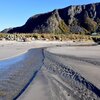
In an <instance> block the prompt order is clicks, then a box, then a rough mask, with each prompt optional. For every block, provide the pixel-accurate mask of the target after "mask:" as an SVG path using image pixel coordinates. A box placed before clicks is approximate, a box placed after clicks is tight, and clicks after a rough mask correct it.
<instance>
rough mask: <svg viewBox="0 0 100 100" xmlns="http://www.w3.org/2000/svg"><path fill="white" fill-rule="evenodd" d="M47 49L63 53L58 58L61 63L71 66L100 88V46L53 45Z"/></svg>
mask: <svg viewBox="0 0 100 100" xmlns="http://www.w3.org/2000/svg"><path fill="white" fill-rule="evenodd" d="M47 50H48V51H49V52H51V53H54V54H58V55H59V54H60V55H64V57H63V56H62V57H59V59H58V60H59V61H60V62H61V63H63V64H65V65H69V66H71V67H72V69H73V70H75V71H76V72H78V73H80V74H81V75H82V76H83V77H84V78H86V79H87V80H88V81H90V82H91V83H93V84H94V85H95V86H97V87H98V88H99V89H100V77H99V76H100V46H89V47H87V46H86V47H85V46H84V47H55V48H49V49H47ZM77 58H78V59H77Z"/></svg>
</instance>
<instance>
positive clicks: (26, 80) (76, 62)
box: [0, 41, 100, 100]
mask: <svg viewBox="0 0 100 100" xmlns="http://www.w3.org/2000/svg"><path fill="white" fill-rule="evenodd" d="M71 45H72V46H71ZM79 45H80V43H79ZM79 45H78V46H77V45H76V43H71V42H58V41H55V42H46V41H34V42H25V43H24V42H15V41H13V42H1V43H0V49H1V51H0V59H1V60H0V100H16V99H17V100H40V99H41V100H93V99H95V100H99V99H100V84H99V83H100V78H99V76H100V74H99V72H100V53H99V51H100V46H98V45H97V46H91V45H89V46H79ZM9 91H10V92H9Z"/></svg>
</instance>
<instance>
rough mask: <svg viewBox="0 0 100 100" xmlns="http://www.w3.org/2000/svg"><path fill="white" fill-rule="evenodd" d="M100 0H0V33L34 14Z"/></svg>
mask: <svg viewBox="0 0 100 100" xmlns="http://www.w3.org/2000/svg"><path fill="white" fill-rule="evenodd" d="M96 2H100V0H0V31H1V30H3V29H5V28H9V27H16V26H21V25H23V24H25V22H26V21H27V19H28V18H29V17H31V16H33V15H35V14H40V13H45V12H49V11H52V10H54V9H59V8H64V7H67V6H70V5H80V4H81V5H82V4H89V3H96Z"/></svg>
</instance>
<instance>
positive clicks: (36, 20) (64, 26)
mask: <svg viewBox="0 0 100 100" xmlns="http://www.w3.org/2000/svg"><path fill="white" fill-rule="evenodd" d="M99 9H100V3H94V4H88V5H78V6H69V7H66V8H63V9H57V10H54V11H52V12H49V13H45V14H38V15H35V16H32V17H30V18H29V19H28V20H27V22H26V23H25V24H24V25H23V26H21V27H15V28H12V29H7V30H6V32H7V33H82V34H89V33H92V32H100V11H99ZM2 32H5V30H3V31H2Z"/></svg>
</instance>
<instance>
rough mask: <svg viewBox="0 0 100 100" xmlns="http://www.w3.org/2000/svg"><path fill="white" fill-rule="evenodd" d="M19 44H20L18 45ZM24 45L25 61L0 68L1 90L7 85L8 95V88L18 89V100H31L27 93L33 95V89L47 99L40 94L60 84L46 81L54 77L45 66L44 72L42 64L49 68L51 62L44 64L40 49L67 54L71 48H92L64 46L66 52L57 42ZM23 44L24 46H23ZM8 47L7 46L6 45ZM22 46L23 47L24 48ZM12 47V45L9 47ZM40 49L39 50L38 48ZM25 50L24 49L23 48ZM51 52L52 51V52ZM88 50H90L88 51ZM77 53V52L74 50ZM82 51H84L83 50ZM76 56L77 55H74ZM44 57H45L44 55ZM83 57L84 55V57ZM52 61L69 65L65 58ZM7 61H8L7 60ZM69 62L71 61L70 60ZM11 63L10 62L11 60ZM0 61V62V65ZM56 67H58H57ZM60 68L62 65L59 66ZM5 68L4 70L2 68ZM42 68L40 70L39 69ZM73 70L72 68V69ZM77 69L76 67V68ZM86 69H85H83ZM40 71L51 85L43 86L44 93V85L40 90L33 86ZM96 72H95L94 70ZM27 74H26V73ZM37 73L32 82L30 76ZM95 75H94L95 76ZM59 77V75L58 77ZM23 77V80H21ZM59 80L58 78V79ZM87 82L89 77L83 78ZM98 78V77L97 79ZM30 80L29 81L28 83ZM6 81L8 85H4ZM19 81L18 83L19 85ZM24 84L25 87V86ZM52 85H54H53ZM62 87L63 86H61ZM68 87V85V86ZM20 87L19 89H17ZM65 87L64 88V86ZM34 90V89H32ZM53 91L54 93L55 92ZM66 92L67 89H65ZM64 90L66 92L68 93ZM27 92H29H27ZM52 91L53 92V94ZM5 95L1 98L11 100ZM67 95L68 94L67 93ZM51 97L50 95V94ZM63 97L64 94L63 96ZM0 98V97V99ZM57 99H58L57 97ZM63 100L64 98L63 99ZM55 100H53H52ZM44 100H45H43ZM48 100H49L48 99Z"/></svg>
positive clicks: (44, 96)
mask: <svg viewBox="0 0 100 100" xmlns="http://www.w3.org/2000/svg"><path fill="white" fill-rule="evenodd" d="M19 44H20V43H19ZM19 44H17V46H18V45H19ZM23 44H24V43H22V44H20V45H21V46H22V45H23ZM25 44H26V46H27V52H26V53H25V54H23V53H22V55H25V59H23V58H22V59H21V60H20V59H19V61H17V62H14V63H13V64H6V65H3V66H2V68H1V71H0V76H3V77H1V78H2V79H3V78H4V79H3V80H2V79H1V83H0V87H1V89H3V88H5V87H8V85H9V88H6V89H10V93H11V92H13V91H12V88H10V87H13V90H14V89H15V91H16V88H17V89H18V91H22V92H21V94H22V95H21V94H20V93H19V92H17V94H19V95H18V96H17V97H18V100H24V99H25V98H26V97H27V98H30V99H29V100H33V99H32V98H31V97H29V95H30V96H32V97H33V95H32V94H29V93H31V92H32V93H35V89H37V91H38V92H39V91H40V92H39V95H41V96H42V97H41V98H49V97H48V96H46V95H45V94H42V92H43V93H46V92H47V91H51V90H49V89H50V88H52V87H54V86H55V85H56V84H60V83H56V84H55V82H56V80H55V82H53V83H52V81H53V80H52V78H50V80H48V78H49V77H51V76H54V75H55V73H51V72H49V70H48V69H47V68H46V66H45V68H46V69H45V70H44V63H47V64H48V66H49V64H50V63H51V65H52V63H53V62H51V61H50V62H48V61H47V60H46V62H44V60H45V59H46V58H45V57H44V54H43V50H42V51H41V49H42V48H45V49H46V50H48V49H49V50H50V52H54V53H55V52H56V53H58V54H59V53H64V54H65V53H66V51H67V52H68V50H69V52H71V49H72V48H84V49H86V48H87V50H88V48H94V46H89V47H83V46H81V47H80V46H72V47H71V46H65V47H66V48H67V50H66V49H65V48H64V45H66V44H63V43H62V42H61V44H60V43H59V42H56V43H37V44H36V43H35V42H34V45H33V44H32V43H25ZM25 44H24V45H25ZM29 44H32V45H30V46H29ZM7 45H8V44H7ZM24 45H23V46H24ZM67 45H68V44H67ZM11 46H12V45H11ZM13 46H15V45H13ZM29 47H30V49H29ZM32 47H34V48H32ZM39 47H40V48H39ZM95 47H96V48H97V47H98V46H95ZM55 48H62V49H58V50H57V49H55ZM25 49H26V48H25ZM52 50H53V51H52ZM62 50H64V51H62ZM78 50H81V49H78ZM90 50H92V49H90ZM93 50H95V49H93ZM96 50H98V48H97V49H96ZM72 51H73V53H71V54H74V50H73V49H72ZM76 51H77V50H76ZM83 51H84V50H83ZM93 52H94V51H93ZM76 54H77V53H76ZM20 56H21V55H19V56H17V57H20ZM45 56H46V55H45ZM84 56H85V55H84ZM98 57H99V55H98ZM14 58H16V56H15V57H14ZM10 59H13V58H10ZM53 59H55V60H57V61H59V60H58V59H61V60H60V61H59V63H60V62H61V61H62V62H61V63H62V64H66V65H67V64H68V63H70V62H65V61H64V59H65V58H63V57H62V58H57V57H55V56H54V57H53ZM8 60H9V59H8ZM70 60H71V59H70ZM3 61H4V62H6V61H7V60H3ZM11 61H12V60H11ZM1 62H2V61H0V63H1ZM73 64H74V61H73ZM81 64H82V62H80V63H79V65H81ZM7 66H8V69H5V68H6V67H7ZM57 66H58V65H57ZM61 66H62V65H61ZM4 67H5V68H4ZM41 67H42V68H41ZM52 67H53V66H52ZM72 68H73V67H72ZM77 68H78V67H77ZM85 68H86V67H85ZM73 70H74V71H76V72H79V71H78V70H76V69H75V68H73ZM41 71H42V74H43V75H44V76H45V77H46V79H45V80H44V81H48V82H50V83H49V84H51V85H50V86H49V84H47V83H45V84H47V85H46V86H48V90H46V91H45V88H46V87H45V85H44V84H42V83H41V85H40V88H39V87H38V86H37V85H36V84H34V82H36V79H37V78H38V77H40V76H39V75H38V74H39V73H40V72H41ZM45 71H46V73H45ZM95 71H96V70H95ZM5 72H7V73H5ZM27 72H28V73H27ZM35 72H36V73H37V74H36V79H34V81H32V80H33V78H31V77H32V76H34V73H35ZM80 73H81V72H80ZM46 75H47V76H48V75H50V76H48V77H47V76H46ZM80 75H82V76H83V73H82V74H80ZM87 75H89V74H87ZM95 75H96V74H95ZM58 76H59V75H58ZM23 77H24V78H23ZM59 78H60V77H59ZM85 78H86V79H87V80H88V81H89V80H90V78H89V77H87V76H86V77H85ZM98 78H99V77H98ZM21 79H23V80H24V81H22V80H21ZM26 80H27V82H26ZM30 80H31V81H30ZM42 80H43V77H41V78H40V79H39V81H40V82H42ZM7 81H8V84H7V83H6V82H7ZM19 81H20V83H19ZM14 84H18V85H14ZM25 84H26V85H25ZM53 84H54V85H53ZM66 84H69V83H66ZM34 85H36V88H35V87H34ZM62 85H63V84H62ZM62 85H61V88H62ZM69 85H70V84H69ZM19 86H20V87H19ZM30 86H32V90H31V89H30V88H29V87H30ZM22 87H24V88H23V89H22ZM64 87H65V86H64ZM34 88H35V89H34ZM41 88H44V89H42V90H41ZM57 89H59V87H58V86H57ZM55 90H56V88H55ZM55 90H54V91H55ZM67 90H68V89H67ZM67 90H66V92H68V91H67ZM28 91H29V92H28ZM54 91H53V92H54ZM61 91H62V93H63V91H65V90H61ZM0 92H1V90H0ZM5 93H7V91H5V92H4V94H3V95H4V97H3V98H5V97H7V100H11V99H10V98H11V97H9V96H11V95H10V93H7V95H5ZM55 93H56V92H54V93H53V94H52V95H54V94H55ZM68 93H69V92H68ZM57 94H59V91H58V93H57ZM0 95H2V94H0ZM50 95H51V94H50ZM59 95H60V94H59ZM63 95H64V94H63ZM70 95H71V96H67V97H66V98H69V97H71V98H73V96H72V94H70ZM12 97H15V99H16V98H17V97H16V96H15V95H14V96H12ZM34 97H36V98H37V99H35V100H39V99H38V98H39V97H38V96H35V95H34ZM0 98H1V97H0ZM57 98H58V97H57ZM64 98H65V97H64ZM75 98H77V96H75ZM54 99H55V98H54ZM25 100H27V99H25ZM44 100H45V99H44ZM48 100H49V99H48ZM71 100H74V99H71Z"/></svg>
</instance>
